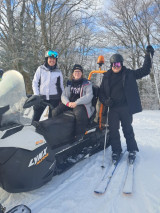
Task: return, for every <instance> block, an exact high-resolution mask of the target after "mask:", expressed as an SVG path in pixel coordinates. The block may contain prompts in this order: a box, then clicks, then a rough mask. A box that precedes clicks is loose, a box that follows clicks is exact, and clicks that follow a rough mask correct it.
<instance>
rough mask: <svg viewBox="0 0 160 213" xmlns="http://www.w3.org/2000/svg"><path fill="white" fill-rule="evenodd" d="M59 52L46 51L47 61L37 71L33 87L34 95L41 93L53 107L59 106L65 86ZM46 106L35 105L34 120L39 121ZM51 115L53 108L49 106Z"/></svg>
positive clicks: (50, 115) (50, 114)
mask: <svg viewBox="0 0 160 213" xmlns="http://www.w3.org/2000/svg"><path fill="white" fill-rule="evenodd" d="M57 59H58V53H57V52H55V51H52V50H49V51H46V53H45V63H44V64H43V65H41V66H39V67H38V69H37V70H36V72H35V75H34V78H33V81H32V88H33V93H34V95H40V96H41V97H42V98H43V99H44V100H45V101H46V102H48V103H49V104H51V106H52V108H55V107H56V106H58V104H59V102H60V99H61V94H62V91H63V89H64V87H63V75H62V72H61V70H59V69H58V68H57ZM44 109H45V106H43V105H41V106H35V107H34V116H33V121H39V119H40V117H41V115H42V113H43V111H44ZM49 117H52V109H51V108H49Z"/></svg>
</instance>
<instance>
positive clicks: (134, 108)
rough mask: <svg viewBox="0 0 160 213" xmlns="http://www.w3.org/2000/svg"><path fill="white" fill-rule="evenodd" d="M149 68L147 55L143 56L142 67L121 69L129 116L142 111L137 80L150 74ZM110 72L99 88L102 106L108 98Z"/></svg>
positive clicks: (149, 62)
mask: <svg viewBox="0 0 160 213" xmlns="http://www.w3.org/2000/svg"><path fill="white" fill-rule="evenodd" d="M150 68H151V60H150V56H149V54H146V55H145V60H144V63H143V66H142V67H141V68H139V69H136V70H131V69H127V68H126V67H125V66H123V68H122V71H123V73H122V82H123V87H124V93H125V96H126V100H127V105H128V107H129V111H130V113H131V114H135V113H137V112H141V111H142V106H141V101H140V96H139V91H138V86H137V82H136V80H137V79H140V78H142V77H144V76H146V75H148V74H149V73H150ZM111 72H112V70H111V69H110V70H108V72H107V73H105V74H104V76H103V79H102V83H101V86H100V93H99V100H100V102H101V103H102V104H103V105H105V104H104V102H105V100H106V99H108V98H110V87H109V81H110V76H111Z"/></svg>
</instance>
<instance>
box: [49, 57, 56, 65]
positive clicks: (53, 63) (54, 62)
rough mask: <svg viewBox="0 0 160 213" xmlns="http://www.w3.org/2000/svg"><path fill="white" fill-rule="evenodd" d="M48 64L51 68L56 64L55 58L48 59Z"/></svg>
mask: <svg viewBox="0 0 160 213" xmlns="http://www.w3.org/2000/svg"><path fill="white" fill-rule="evenodd" d="M48 64H49V66H51V67H53V66H54V65H55V64H56V58H53V57H48Z"/></svg>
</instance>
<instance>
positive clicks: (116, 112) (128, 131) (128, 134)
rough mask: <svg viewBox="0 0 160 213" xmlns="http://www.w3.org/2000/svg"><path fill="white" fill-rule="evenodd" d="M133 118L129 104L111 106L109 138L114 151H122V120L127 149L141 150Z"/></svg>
mask: <svg viewBox="0 0 160 213" xmlns="http://www.w3.org/2000/svg"><path fill="white" fill-rule="evenodd" d="M132 120H133V119H132V115H131V114H130V113H129V111H128V107H127V106H118V107H113V108H110V110H109V115H108V124H109V138H110V143H111V146H112V151H113V152H121V151H122V147H121V141H120V133H119V128H120V122H121V126H122V131H123V134H124V137H125V139H126V143H127V151H139V150H138V147H137V142H136V140H135V137H134V132H133V127H132Z"/></svg>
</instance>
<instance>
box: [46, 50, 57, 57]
mask: <svg viewBox="0 0 160 213" xmlns="http://www.w3.org/2000/svg"><path fill="white" fill-rule="evenodd" d="M47 57H54V58H58V53H57V52H55V51H52V50H49V51H47V52H46V54H45V58H47Z"/></svg>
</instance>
